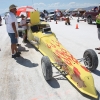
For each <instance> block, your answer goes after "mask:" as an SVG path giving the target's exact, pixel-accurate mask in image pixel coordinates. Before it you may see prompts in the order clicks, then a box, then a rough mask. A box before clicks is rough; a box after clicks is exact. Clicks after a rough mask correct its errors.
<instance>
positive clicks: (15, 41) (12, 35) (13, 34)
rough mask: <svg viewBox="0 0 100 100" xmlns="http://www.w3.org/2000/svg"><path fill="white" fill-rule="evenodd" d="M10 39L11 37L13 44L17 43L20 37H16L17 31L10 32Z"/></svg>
mask: <svg viewBox="0 0 100 100" xmlns="http://www.w3.org/2000/svg"><path fill="white" fill-rule="evenodd" d="M8 35H9V37H10V39H11V44H17V43H18V39H17V38H16V37H15V33H8Z"/></svg>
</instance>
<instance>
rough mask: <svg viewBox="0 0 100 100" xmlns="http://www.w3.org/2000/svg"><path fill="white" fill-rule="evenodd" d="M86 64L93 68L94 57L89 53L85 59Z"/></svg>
mask: <svg viewBox="0 0 100 100" xmlns="http://www.w3.org/2000/svg"><path fill="white" fill-rule="evenodd" d="M84 64H85V66H86V67H87V68H89V69H90V68H92V58H91V56H90V55H87V56H86V58H85V61H84Z"/></svg>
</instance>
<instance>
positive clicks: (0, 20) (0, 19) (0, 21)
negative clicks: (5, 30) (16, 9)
mask: <svg viewBox="0 0 100 100" xmlns="http://www.w3.org/2000/svg"><path fill="white" fill-rule="evenodd" d="M1 23H2V18H1V16H0V26H1V25H2V24H1Z"/></svg>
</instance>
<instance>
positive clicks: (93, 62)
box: [83, 49, 98, 71]
mask: <svg viewBox="0 0 100 100" xmlns="http://www.w3.org/2000/svg"><path fill="white" fill-rule="evenodd" d="M83 58H84V64H85V66H86V67H87V68H88V69H89V70H90V71H94V70H96V68H97V67H98V57H97V54H96V52H95V51H94V50H92V49H87V50H86V51H85V52H84V54H83Z"/></svg>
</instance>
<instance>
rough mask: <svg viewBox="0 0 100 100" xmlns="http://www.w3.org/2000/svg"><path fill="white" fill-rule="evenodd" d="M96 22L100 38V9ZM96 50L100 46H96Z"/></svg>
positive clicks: (99, 37)
mask: <svg viewBox="0 0 100 100" xmlns="http://www.w3.org/2000/svg"><path fill="white" fill-rule="evenodd" d="M96 24H97V30H98V39H99V40H100V10H99V14H98V15H97V16H96ZM95 50H100V47H99V48H95ZM98 54H100V52H99V53H98Z"/></svg>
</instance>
